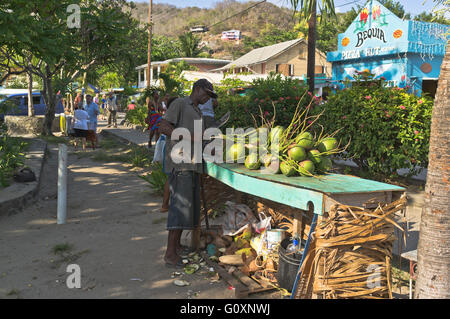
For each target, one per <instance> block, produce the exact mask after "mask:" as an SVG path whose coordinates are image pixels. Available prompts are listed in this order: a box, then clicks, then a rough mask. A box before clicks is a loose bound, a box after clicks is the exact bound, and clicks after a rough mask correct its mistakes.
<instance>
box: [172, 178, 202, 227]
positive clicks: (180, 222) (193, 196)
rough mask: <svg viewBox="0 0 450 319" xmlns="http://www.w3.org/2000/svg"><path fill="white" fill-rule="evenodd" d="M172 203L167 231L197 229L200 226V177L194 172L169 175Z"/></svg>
mask: <svg viewBox="0 0 450 319" xmlns="http://www.w3.org/2000/svg"><path fill="white" fill-rule="evenodd" d="M169 189H170V203H169V212H168V217H167V230H174V229H195V228H196V227H198V226H199V225H200V175H199V174H198V173H196V172H193V171H178V172H177V171H172V172H171V173H170V174H169Z"/></svg>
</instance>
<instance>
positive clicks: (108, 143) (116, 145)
mask: <svg viewBox="0 0 450 319" xmlns="http://www.w3.org/2000/svg"><path fill="white" fill-rule="evenodd" d="M100 146H101V147H102V149H104V150H111V149H121V148H122V149H123V148H127V147H126V146H125V145H124V144H123V143H121V142H119V141H117V140H116V139H114V138H110V137H104V138H102V139H101V140H100Z"/></svg>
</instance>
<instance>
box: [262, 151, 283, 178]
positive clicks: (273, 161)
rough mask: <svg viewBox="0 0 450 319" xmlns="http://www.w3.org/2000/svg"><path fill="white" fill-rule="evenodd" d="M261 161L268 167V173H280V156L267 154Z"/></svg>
mask: <svg viewBox="0 0 450 319" xmlns="http://www.w3.org/2000/svg"><path fill="white" fill-rule="evenodd" d="M261 163H262V164H263V165H264V167H265V168H266V172H267V173H271V174H279V173H280V172H281V171H280V162H279V160H278V158H277V157H276V156H274V155H271V154H266V155H265V156H263V157H262V158H261Z"/></svg>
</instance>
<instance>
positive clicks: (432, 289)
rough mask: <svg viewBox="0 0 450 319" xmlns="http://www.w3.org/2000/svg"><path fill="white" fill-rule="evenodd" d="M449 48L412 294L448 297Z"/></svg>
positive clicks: (433, 135)
mask: <svg viewBox="0 0 450 319" xmlns="http://www.w3.org/2000/svg"><path fill="white" fill-rule="evenodd" d="M449 86H450V52H449V47H448V46H447V52H446V54H445V57H444V61H443V63H442V66H441V74H440V76H439V82H438V89H437V92H436V97H435V100H434V101H435V102H434V107H433V113H432V120H431V134H430V149H429V156H428V157H429V164H428V173H427V184H426V187H425V202H424V207H423V209H422V217H421V222H420V237H419V245H418V250H417V252H418V262H417V271H418V277H417V282H416V289H415V298H421V299H429V298H433V299H437V298H439V299H441V298H445V299H448V298H450V209H449V204H450V203H449V198H450V196H449V189H450V164H449V163H450V150H449V141H450V101H449V94H450V92H449Z"/></svg>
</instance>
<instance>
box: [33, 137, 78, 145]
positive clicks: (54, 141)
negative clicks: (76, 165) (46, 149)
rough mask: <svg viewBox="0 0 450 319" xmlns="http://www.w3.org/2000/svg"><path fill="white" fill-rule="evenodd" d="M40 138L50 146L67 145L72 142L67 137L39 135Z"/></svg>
mask: <svg viewBox="0 0 450 319" xmlns="http://www.w3.org/2000/svg"><path fill="white" fill-rule="evenodd" d="M39 138H40V139H41V140H44V141H45V142H47V143H49V144H66V145H69V144H70V140H69V139H68V138H67V137H63V136H55V135H48V136H47V135H39Z"/></svg>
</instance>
